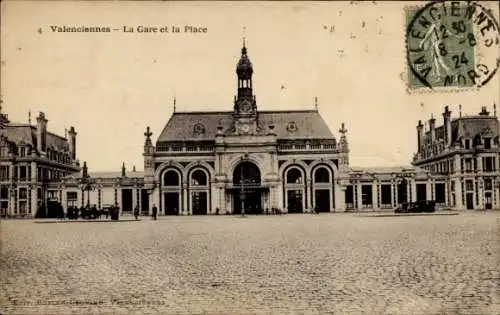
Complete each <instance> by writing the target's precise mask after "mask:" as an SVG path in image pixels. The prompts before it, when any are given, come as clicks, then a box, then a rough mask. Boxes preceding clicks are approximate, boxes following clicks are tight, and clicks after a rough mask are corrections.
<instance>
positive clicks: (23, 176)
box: [19, 166, 28, 181]
mask: <svg viewBox="0 0 500 315" xmlns="http://www.w3.org/2000/svg"><path fill="white" fill-rule="evenodd" d="M27 177H28V176H27V173H26V166H20V167H19V180H21V181H25V180H26V179H27Z"/></svg>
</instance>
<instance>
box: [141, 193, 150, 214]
mask: <svg viewBox="0 0 500 315" xmlns="http://www.w3.org/2000/svg"><path fill="white" fill-rule="evenodd" d="M141 211H142V214H143V215H148V213H149V194H148V191H147V190H146V189H141Z"/></svg>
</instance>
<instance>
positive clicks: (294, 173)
mask: <svg viewBox="0 0 500 315" xmlns="http://www.w3.org/2000/svg"><path fill="white" fill-rule="evenodd" d="M303 182H304V179H303V178H302V172H301V171H300V170H299V169H298V168H295V167H294V168H291V169H290V170H288V172H287V173H286V183H287V184H302V183H303Z"/></svg>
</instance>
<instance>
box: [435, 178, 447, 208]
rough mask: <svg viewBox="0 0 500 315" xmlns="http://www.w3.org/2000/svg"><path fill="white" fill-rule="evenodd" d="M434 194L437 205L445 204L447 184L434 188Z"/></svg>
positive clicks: (437, 184) (440, 184) (437, 185)
mask: <svg viewBox="0 0 500 315" xmlns="http://www.w3.org/2000/svg"><path fill="white" fill-rule="evenodd" d="M434 192H435V196H436V203H445V202H446V189H445V184H443V183H436V185H435V187H434Z"/></svg>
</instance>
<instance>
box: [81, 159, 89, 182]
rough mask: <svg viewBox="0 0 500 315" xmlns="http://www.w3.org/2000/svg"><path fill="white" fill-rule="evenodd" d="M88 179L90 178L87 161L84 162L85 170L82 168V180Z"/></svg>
mask: <svg viewBox="0 0 500 315" xmlns="http://www.w3.org/2000/svg"><path fill="white" fill-rule="evenodd" d="M87 177H89V173H88V168H87V161H84V162H83V168H82V178H87Z"/></svg>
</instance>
